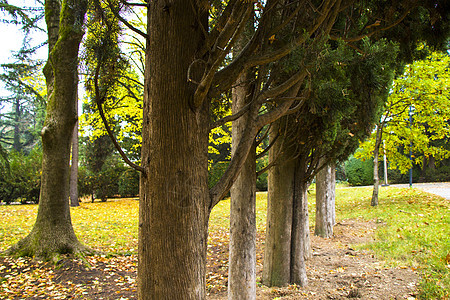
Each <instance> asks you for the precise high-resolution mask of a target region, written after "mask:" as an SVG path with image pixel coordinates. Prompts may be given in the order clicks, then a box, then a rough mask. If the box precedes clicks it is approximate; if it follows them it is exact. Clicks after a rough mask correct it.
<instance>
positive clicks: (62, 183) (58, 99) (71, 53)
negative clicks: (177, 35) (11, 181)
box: [9, 0, 87, 259]
mask: <svg viewBox="0 0 450 300" xmlns="http://www.w3.org/2000/svg"><path fill="white" fill-rule="evenodd" d="M61 7H62V11H61V14H60V10H59V1H46V3H45V11H46V21H47V26H48V32H49V49H50V53H49V59H48V62H47V65H46V66H45V68H44V73H45V76H46V80H47V87H48V88H47V90H48V104H47V116H46V120H45V124H44V128H43V129H42V133H41V134H42V147H43V158H42V179H41V180H42V184H41V194H40V199H39V209H38V214H37V218H36V223H35V224H34V226H33V229H32V231H31V233H30V234H29V235H28V236H27V237H25V238H24V239H22V240H21V241H19V242H18V243H17V244H16V245H14V246H13V247H12V248H11V249H10V250H9V252H10V253H18V254H20V255H30V256H35V257H37V258H43V259H49V258H52V257H53V256H54V255H55V254H57V253H74V252H78V251H82V250H85V248H84V247H83V246H82V245H81V244H80V243H79V242H78V240H77V237H76V236H75V233H74V231H73V227H72V223H71V218H70V206H69V160H70V145H71V141H72V132H73V127H74V125H75V122H76V119H77V116H76V111H75V106H76V93H77V84H76V83H77V76H78V72H77V67H78V48H79V45H80V42H81V38H82V36H83V30H82V24H83V20H84V17H85V13H86V8H87V1H75V0H67V1H63V3H62V5H61ZM60 15H61V17H60ZM55 28H59V30H56V29H55ZM55 33H56V34H57V36H56V37H55V36H53V35H52V34H55ZM55 41H57V42H56V43H55Z"/></svg>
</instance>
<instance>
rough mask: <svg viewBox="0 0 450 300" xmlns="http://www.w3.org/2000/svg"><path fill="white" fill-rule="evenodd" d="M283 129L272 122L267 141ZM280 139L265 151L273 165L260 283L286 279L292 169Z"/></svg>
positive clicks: (275, 283)
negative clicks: (267, 152)
mask: <svg viewBox="0 0 450 300" xmlns="http://www.w3.org/2000/svg"><path fill="white" fill-rule="evenodd" d="M282 130H284V120H283V119H280V120H277V121H275V122H274V123H273V124H272V127H271V129H270V133H269V137H270V139H271V142H272V141H273V139H274V138H275V137H276V136H277V135H278V134H279V132H280V131H282ZM288 150H289V149H288V148H287V147H284V145H283V143H282V142H277V143H275V144H274V145H273V146H272V148H271V149H270V150H269V163H270V162H274V161H275V160H276V164H275V165H274V166H273V167H272V168H270V169H269V172H268V195H267V201H268V207H267V223H266V224H267V226H266V241H265V250H264V267H263V277H262V281H263V284H265V285H267V286H284V285H287V284H289V282H290V276H291V274H290V260H291V231H292V209H293V194H294V186H293V184H294V172H295V166H294V164H293V163H292V160H291V159H292V156H291V153H290V152H289V151H288Z"/></svg>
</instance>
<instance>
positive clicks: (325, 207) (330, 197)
mask: <svg viewBox="0 0 450 300" xmlns="http://www.w3.org/2000/svg"><path fill="white" fill-rule="evenodd" d="M335 170H336V169H335V167H334V165H333V164H331V163H330V164H327V165H326V166H325V167H324V168H323V169H322V170H321V171H320V172H319V173H317V175H316V223H315V230H314V234H315V235H317V236H321V237H325V238H330V237H332V236H333V226H334V224H335V187H336V185H335Z"/></svg>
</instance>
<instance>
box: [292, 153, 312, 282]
mask: <svg viewBox="0 0 450 300" xmlns="http://www.w3.org/2000/svg"><path fill="white" fill-rule="evenodd" d="M306 168H307V165H306V161H305V160H304V158H303V157H302V156H300V157H299V158H297V159H296V168H295V175H294V180H295V181H294V200H293V209H292V211H293V213H292V237H291V283H296V284H297V285H299V286H305V285H306V284H307V283H308V280H307V278H306V267H305V260H306V259H309V258H310V257H311V255H312V253H311V241H310V236H309V213H308V197H307V195H308V186H309V183H308V182H307V180H306V179H305V176H304V174H305V172H306Z"/></svg>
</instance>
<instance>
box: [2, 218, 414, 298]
mask: <svg viewBox="0 0 450 300" xmlns="http://www.w3.org/2000/svg"><path fill="white" fill-rule="evenodd" d="M376 226H377V224H375V223H374V222H362V221H360V220H346V221H343V222H340V223H338V224H337V225H336V226H335V230H334V231H335V236H334V237H333V238H331V239H323V238H319V237H315V236H312V237H311V239H312V248H313V257H312V259H310V260H309V261H308V262H307V275H308V280H309V284H308V286H307V287H305V288H299V287H296V286H288V287H283V288H267V287H264V286H261V285H258V287H257V299H263V300H265V299H275V298H276V299H348V298H354V299H414V298H415V294H416V284H417V282H418V280H419V277H418V275H417V274H416V273H415V272H414V271H413V270H411V269H410V268H394V269H392V268H386V267H384V265H383V263H382V262H380V261H379V260H377V259H376V257H375V256H374V255H373V253H371V252H369V251H364V250H356V249H354V248H352V247H353V246H352V245H355V244H361V243H367V242H370V241H372V239H373V232H374V230H375V229H376ZM263 241H264V233H263V232H260V233H259V234H258V239H257V249H258V253H257V272H258V276H259V278H260V276H261V273H262V263H263ZM227 264H228V244H227V242H226V241H222V243H221V244H214V246H209V247H208V264H207V279H206V282H207V292H208V299H211V300H213V299H214V300H216V299H217V300H219V299H227V295H226V289H227V280H228V278H227V277H228V274H227V273H228V268H227ZM136 266H137V257H136V255H131V256H118V257H112V258H111V257H110V258H108V257H102V256H91V257H87V258H86V260H79V259H76V260H71V259H67V258H63V259H61V260H60V261H59V262H58V263H57V264H56V265H53V264H47V263H42V262H36V261H32V260H30V259H24V258H19V259H12V258H1V257H0V298H1V299H136V298H137V294H136Z"/></svg>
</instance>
